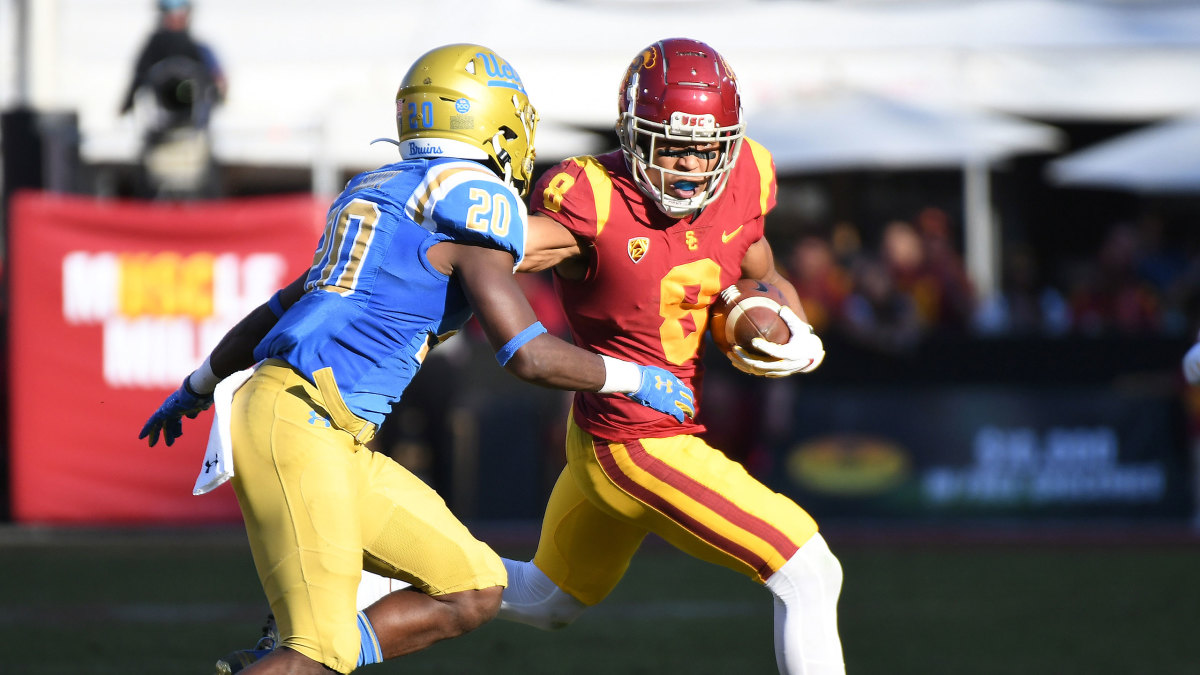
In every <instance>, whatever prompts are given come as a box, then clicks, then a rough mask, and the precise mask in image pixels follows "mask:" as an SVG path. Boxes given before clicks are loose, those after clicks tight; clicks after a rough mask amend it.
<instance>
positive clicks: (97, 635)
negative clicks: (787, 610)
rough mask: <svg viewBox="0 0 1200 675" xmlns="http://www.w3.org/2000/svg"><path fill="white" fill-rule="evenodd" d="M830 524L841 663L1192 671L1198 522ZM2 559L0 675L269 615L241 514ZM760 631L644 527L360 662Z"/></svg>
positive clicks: (60, 542) (491, 666) (64, 664)
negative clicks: (508, 601) (1048, 529)
mask: <svg viewBox="0 0 1200 675" xmlns="http://www.w3.org/2000/svg"><path fill="white" fill-rule="evenodd" d="M827 529H828V530H829V532H828V533H827V537H828V538H829V540H830V543H831V545H832V546H833V548H834V550H835V552H836V553H838V555H839V557H840V558H841V560H842V564H843V567H844V569H845V575H846V583H845V587H844V590H843V594H842V602H841V631H842V641H843V645H844V648H845V653H846V661H847V671H848V672H849V673H851V674H852V675H876V674H880V675H882V674H887V675H905V674H909V673H911V674H914V675H915V674H918V673H919V674H921V675H939V674H946V675H950V674H954V675H977V674H978V675H988V674H993V673H994V674H996V675H1000V674H1005V675H1011V674H1019V675H1064V674H1066V675H1073V674H1077V673H1078V674H1084V673H1086V674H1088V675H1105V674H1112V675H1131V674H1136V675H1143V674H1152V675H1170V674H1179V675H1184V674H1187V675H1194V674H1195V673H1197V672H1200V639H1198V638H1197V637H1196V631H1197V628H1198V627H1200V539H1197V538H1191V537H1187V536H1172V537H1169V538H1161V537H1156V538H1149V537H1139V538H1138V539H1137V540H1136V541H1132V540H1130V539H1131V538H1130V537H1126V536H1123V535H1122V534H1120V533H1111V534H1109V535H1107V536H1105V537H1094V538H1078V537H1068V538H1066V539H1065V540H1064V539H1060V538H1057V537H1053V536H1039V537H1035V538H1031V539H1022V538H1020V537H1004V538H990V539H979V538H975V539H973V540H969V541H968V540H963V539H961V538H958V537H954V536H950V535H945V534H941V535H933V536H924V535H923V536H919V537H895V536H889V537H874V536H868V535H866V534H863V533H861V531H860V533H859V534H858V535H856V536H846V537H843V538H840V539H839V536H838V534H837V532H836V531H835V528H827ZM480 534H481V536H484V537H485V538H487V532H486V530H482V531H481V532H480ZM507 539H513V538H512V537H507ZM496 546H497V549H498V550H499V551H500V552H501V553H502V554H504V555H510V556H524V555H528V553H529V552H530V549H529V543H528V542H524V543H523V542H521V541H519V540H518V539H513V541H511V542H501V541H497V542H496ZM0 570H3V574H2V575H0V673H4V674H5V675H48V674H51V673H54V674H63V675H82V674H89V673H95V674H108V673H112V674H114V675H117V674H119V675H131V674H141V673H145V674H150V673H155V674H167V675H175V674H179V675H185V674H191V673H197V674H205V673H210V672H212V671H211V667H212V662H213V661H214V660H215V658H216V657H217V656H219V655H220V654H221V653H223V652H225V651H227V650H229V649H233V648H238V647H244V646H249V644H250V643H251V642H252V641H253V640H254V638H256V637H257V634H258V629H259V624H260V622H261V620H262V617H263V615H264V614H265V604H264V601H262V600H261V599H260V598H261V592H260V591H259V589H258V581H257V578H256V577H255V574H254V570H253V567H252V565H251V562H250V556H249V550H248V548H247V547H246V545H245V540H244V535H243V534H242V533H241V532H240V530H231V531H208V530H201V531H190V532H189V531H184V532H154V533H146V532H140V533H130V532H111V533H104V532H96V531H89V532H76V533H64V532H55V531H34V532H29V531H20V530H7V531H3V532H0ZM771 635H772V629H771V600H770V596H769V595H768V594H767V593H766V591H764V590H763V589H761V588H759V587H757V586H755V585H754V584H752V583H750V582H749V581H747V580H745V579H743V578H742V577H740V576H738V575H736V574H734V573H732V572H729V571H727V570H723V569H720V568H716V567H711V566H708V565H705V564H703V563H698V562H696V561H694V560H692V559H690V558H687V557H684V556H682V555H680V554H678V553H676V552H674V551H673V550H671V549H669V548H667V547H665V546H664V545H662V544H661V543H660V542H657V541H650V542H648V543H647V545H646V546H645V547H644V549H643V551H642V552H641V553H640V554H639V556H638V558H637V559H636V560H635V562H634V565H633V567H632V568H631V570H630V572H629V575H628V576H627V577H626V579H625V580H624V581H623V582H622V584H621V586H620V587H619V588H618V589H617V590H616V591H615V592H614V594H613V595H612V596H611V597H610V598H608V599H607V600H606V601H605V602H604V603H603V604H601V605H600V606H599V607H597V608H595V609H593V610H592V611H591V612H590V613H589V614H587V615H585V616H584V617H583V618H581V619H580V620H579V621H578V622H576V623H575V624H574V625H573V626H571V627H569V628H567V629H565V630H563V631H558V632H555V633H543V632H540V631H537V630H535V629H532V628H528V627H526V626H520V625H511V624H506V623H503V622H493V623H491V624H489V625H486V626H484V627H483V628H481V629H479V630H478V631H476V632H474V633H472V634H470V635H468V636H466V637H463V638H460V639H458V640H451V641H447V642H443V643H441V644H438V645H435V646H434V647H433V648H432V649H430V650H428V651H426V652H423V653H420V654H416V655H413V656H411V657H408V658H405V659H401V660H398V661H394V662H391V663H387V664H383V665H381V666H372V667H370V668H369V669H364V670H363V671H362V672H371V673H379V674H380V675H385V674H387V673H396V674H401V673H424V674H433V673H445V674H459V673H488V674H502V675H503V674H513V675H517V674H520V675H539V674H547V675H549V674H554V675H563V674H579V675H591V674H596V675H600V674H604V675H611V674H613V673H622V674H646V675H650V674H658V673H688V674H709V673H711V674H714V675H715V674H721V675H729V674H738V675H741V674H746V673H763V674H766V675H769V674H772V673H775V672H776V670H775V664H774V656H773V651H772V647H771V639H772V638H771Z"/></svg>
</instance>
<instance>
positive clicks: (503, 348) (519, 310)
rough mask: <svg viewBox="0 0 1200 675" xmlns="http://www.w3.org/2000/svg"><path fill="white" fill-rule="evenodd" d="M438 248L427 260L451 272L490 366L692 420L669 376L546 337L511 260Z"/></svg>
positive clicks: (462, 248)
mask: <svg viewBox="0 0 1200 675" xmlns="http://www.w3.org/2000/svg"><path fill="white" fill-rule="evenodd" d="M442 247H446V248H442ZM438 248H442V250H441V251H436V252H435V250H431V251H430V257H431V259H434V258H440V259H442V260H443V261H446V262H449V263H450V264H451V265H452V266H453V270H454V272H453V273H454V274H455V275H456V276H457V277H458V278H459V280H460V281H461V283H462V286H463V290H464V291H465V292H466V294H467V298H468V299H469V300H470V302H471V306H472V307H473V308H474V309H475V315H476V317H477V318H478V319H479V324H480V326H482V327H483V332H484V333H485V334H486V335H487V338H488V341H489V342H490V343H491V345H492V348H493V349H495V350H496V359H497V360H498V361H499V362H500V364H501V365H502V366H503V367H504V368H505V370H507V371H508V372H510V373H512V374H513V375H515V376H517V377H519V378H521V379H522V380H525V381H526V382H532V383H534V384H539V385H542V386H546V387H553V388H556V389H570V390H577V391H598V392H602V393H622V394H625V395H627V396H629V397H630V398H632V399H633V400H635V401H637V402H638V403H641V404H642V405H645V406H648V407H651V408H654V409H655V410H658V411H659V412H662V413H665V414H668V415H671V416H672V417H674V418H675V419H677V420H679V421H680V422H682V421H683V419H684V417H693V416H694V415H695V403H694V400H695V399H694V397H693V395H692V390H691V389H690V388H688V387H687V385H685V384H683V382H682V381H680V380H679V378H678V377H676V376H675V375H674V374H672V373H670V372H668V371H666V370H663V369H661V368H655V367H652V366H642V365H639V364H635V363H631V362H628V361H622V360H620V359H616V358H612V357H609V356H601V355H599V354H596V353H593V352H589V351H587V350H584V349H580V348H578V347H576V346H574V345H572V344H570V343H568V342H565V341H563V340H560V339H558V338H556V337H554V336H552V335H548V334H547V333H546V331H545V329H544V328H542V325H541V323H539V322H538V320H537V315H536V314H535V313H534V311H533V308H532V307H530V306H529V301H528V300H526V298H525V294H524V293H523V292H522V291H521V287H520V286H519V285H518V284H517V281H516V279H515V278H513V273H512V260H513V259H512V255H511V254H509V253H507V252H505V251H500V250H497V249H490V248H484V247H481V246H470V245H466V244H453V243H449V242H446V243H443V244H438V245H437V246H436V247H435V249H438ZM435 264H437V262H436V261H435Z"/></svg>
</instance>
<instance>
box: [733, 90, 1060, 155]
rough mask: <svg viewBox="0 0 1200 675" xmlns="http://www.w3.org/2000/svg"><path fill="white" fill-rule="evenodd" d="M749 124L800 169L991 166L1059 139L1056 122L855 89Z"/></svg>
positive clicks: (776, 110)
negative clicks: (924, 103)
mask: <svg viewBox="0 0 1200 675" xmlns="http://www.w3.org/2000/svg"><path fill="white" fill-rule="evenodd" d="M747 128H748V131H749V134H750V136H751V137H753V138H754V139H756V140H758V141H759V142H761V143H763V144H764V145H766V146H767V148H769V149H770V150H771V152H772V153H773V154H774V155H775V164H776V166H777V167H778V168H779V169H780V170H787V171H798V172H811V171H827V170H837V169H849V168H853V169H897V168H900V169H903V168H913V169H916V168H942V167H961V166H964V165H966V164H967V163H968V162H983V163H987V164H991V163H994V162H997V161H1000V160H1003V159H1006V158H1008V157H1011V156H1012V155H1015V154H1020V153H1025V152H1049V151H1053V150H1056V149H1058V148H1059V147H1060V145H1061V143H1062V138H1061V132H1059V131H1058V130H1057V129H1056V128H1054V127H1051V126H1048V125H1045V124H1038V123H1035V122H1030V121H1027V120H1023V119H1020V118H1017V117H1013V116H1009V115H1002V114H999V113H992V112H985V111H977V110H963V109H948V108H935V107H931V106H919V105H914V104H911V103H906V102H903V101H899V100H895V99H890V98H887V97H883V96H878V95H873V94H867V93H853V92H842V93H833V94H824V95H818V96H806V97H796V98H793V99H791V100H790V101H788V102H786V103H782V104H777V105H774V106H771V107H769V108H766V109H763V110H762V111H761V112H759V113H756V114H753V115H750V116H749V119H748V121H747Z"/></svg>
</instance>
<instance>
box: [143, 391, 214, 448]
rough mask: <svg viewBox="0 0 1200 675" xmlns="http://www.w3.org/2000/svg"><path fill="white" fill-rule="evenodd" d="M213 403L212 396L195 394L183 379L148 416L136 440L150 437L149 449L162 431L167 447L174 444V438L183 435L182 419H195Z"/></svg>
mask: <svg viewBox="0 0 1200 675" xmlns="http://www.w3.org/2000/svg"><path fill="white" fill-rule="evenodd" d="M212 403H213V396H212V394H211V393H209V394H197V393H196V392H194V391H192V387H191V385H189V384H188V378H186V377H185V378H183V384H181V385H180V386H179V388H178V389H176V390H175V393H174V394H171V395H170V396H168V397H167V400H165V401H163V404H162V405H160V406H159V407H158V410H155V411H154V414H153V415H151V416H150V419H149V421H147V422H146V426H144V427H142V433H140V434H138V438H146V437H147V436H149V437H150V447H154V444H155V443H157V442H158V432H159V431H162V435H163V440H165V441H166V442H167V445H168V446H169V445H171V444H172V443H174V442H175V439H176V438H179V437H180V436H182V435H183V417H184V416H186V417H187V418H188V419H195V417H196V415H199V414H200V412H201V411H204V410H207V409H208V407H209V406H210V405H212Z"/></svg>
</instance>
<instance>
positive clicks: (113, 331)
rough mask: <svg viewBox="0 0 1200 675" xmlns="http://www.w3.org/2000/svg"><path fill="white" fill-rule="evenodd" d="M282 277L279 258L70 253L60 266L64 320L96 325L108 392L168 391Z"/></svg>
mask: <svg viewBox="0 0 1200 675" xmlns="http://www.w3.org/2000/svg"><path fill="white" fill-rule="evenodd" d="M287 271H288V268H287V261H286V260H285V259H284V257H283V256H282V255H281V254H278V253H251V254H235V253H220V254H218V253H208V252H202V253H191V254H181V253H176V252H171V251H159V252H153V253H151V252H145V253H139V252H119V253H118V252H112V251H71V252H69V253H67V254H66V255H65V256H64V257H63V259H62V288H63V298H62V312H63V320H64V321H65V322H66V323H67V324H68V325H75V326H87V325H100V326H102V328H103V331H102V333H103V346H102V349H101V352H102V358H103V366H102V372H103V376H104V381H105V384H107V385H108V386H111V387H114V388H122V387H139V388H163V387H172V386H176V384H177V383H178V382H179V381H180V380H182V379H183V377H184V376H186V375H187V374H188V373H189V372H191V370H192V369H193V368H195V366H196V364H197V363H198V362H200V361H202V360H204V357H205V355H207V354H208V353H209V352H210V351H211V350H212V348H213V347H214V346H215V345H216V343H217V341H218V340H220V338H221V336H222V335H224V334H225V332H226V331H227V330H228V329H229V328H230V327H232V326H233V325H234V324H235V323H237V321H238V320H239V319H241V318H242V316H244V315H245V314H246V313H247V312H249V311H250V310H251V309H253V308H254V307H256V306H258V305H260V304H262V303H263V302H265V301H266V300H267V298H269V297H270V296H271V294H272V293H273V292H275V290H276V289H278V288H279V287H281V286H282V285H284V283H286V278H285V277H286V274H287Z"/></svg>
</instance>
